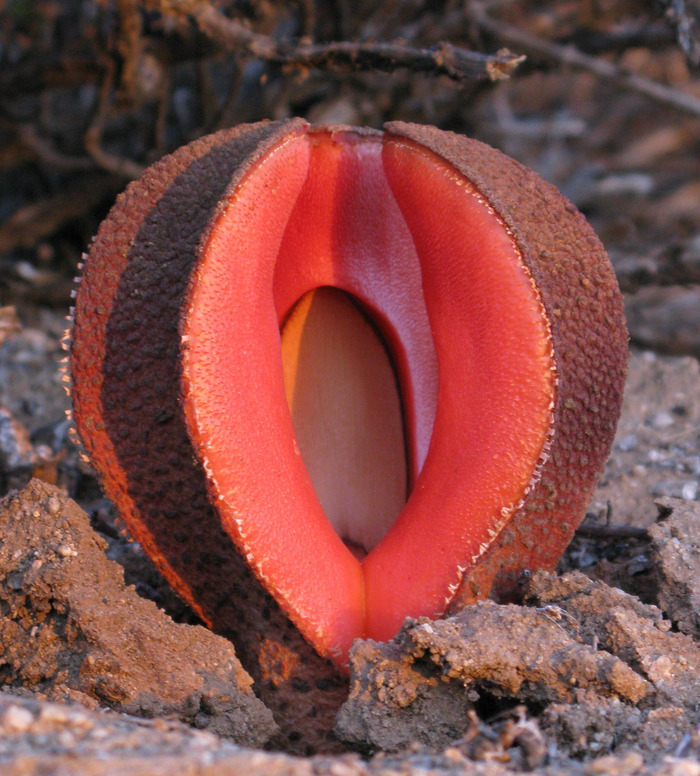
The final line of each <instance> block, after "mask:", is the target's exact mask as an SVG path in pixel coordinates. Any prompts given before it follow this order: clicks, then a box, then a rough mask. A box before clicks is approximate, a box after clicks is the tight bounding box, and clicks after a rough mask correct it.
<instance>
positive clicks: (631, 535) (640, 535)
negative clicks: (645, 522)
mask: <svg viewBox="0 0 700 776" xmlns="http://www.w3.org/2000/svg"><path fill="white" fill-rule="evenodd" d="M576 536H586V537H589V538H592V539H646V538H647V529H646V528H639V527H638V526H636V525H605V524H601V523H582V524H581V525H580V526H579V527H578V528H577V529H576Z"/></svg>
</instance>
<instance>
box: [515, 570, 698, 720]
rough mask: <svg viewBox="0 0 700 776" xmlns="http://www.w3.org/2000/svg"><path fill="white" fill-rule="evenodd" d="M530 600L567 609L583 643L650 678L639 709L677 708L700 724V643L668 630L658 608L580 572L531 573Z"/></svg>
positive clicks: (545, 605) (539, 604) (667, 622)
mask: <svg viewBox="0 0 700 776" xmlns="http://www.w3.org/2000/svg"><path fill="white" fill-rule="evenodd" d="M528 601H529V602H530V603H534V604H536V605H538V606H544V607H548V608H552V607H557V608H561V609H563V610H565V611H566V613H567V615H568V616H569V617H571V618H572V621H574V622H576V623H577V625H578V632H579V634H580V638H581V639H582V640H583V641H584V642H585V643H588V644H595V645H596V646H597V648H598V649H601V650H605V651H606V653H609V654H611V655H615V656H616V657H618V658H620V659H621V660H623V661H624V662H625V663H626V664H627V665H628V666H630V667H631V668H633V669H634V670H635V671H636V672H637V673H638V674H640V675H641V676H643V677H644V678H645V679H646V680H648V681H649V682H650V683H651V684H652V685H653V688H654V689H653V692H652V693H650V694H649V695H648V697H647V698H646V699H645V703H643V704H641V707H642V708H645V709H650V708H664V707H669V708H677V707H680V708H683V709H685V710H686V711H687V714H688V720H689V722H694V723H695V724H699V723H700V707H699V706H698V699H699V698H700V645H699V644H697V643H695V642H694V641H693V640H692V639H691V638H690V636H687V635H685V634H683V633H674V632H671V623H670V622H669V621H668V620H665V619H663V614H662V612H661V610H660V609H658V608H657V607H655V606H648V605H645V604H642V603H641V602H640V601H639V600H638V599H637V598H635V597H634V596H631V595H628V594H627V593H623V592H622V591H621V590H618V589H616V588H612V587H608V586H607V585H605V584H603V583H602V582H592V581H591V580H590V579H588V577H586V576H584V575H583V574H581V573H580V572H572V573H570V574H565V575H564V576H562V577H556V576H555V575H553V574H547V573H545V572H537V573H535V574H534V575H533V578H532V580H531V582H530V586H529V591H528Z"/></svg>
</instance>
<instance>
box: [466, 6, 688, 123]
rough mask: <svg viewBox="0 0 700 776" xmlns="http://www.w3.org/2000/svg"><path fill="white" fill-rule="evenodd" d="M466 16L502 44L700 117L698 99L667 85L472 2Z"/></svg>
mask: <svg viewBox="0 0 700 776" xmlns="http://www.w3.org/2000/svg"><path fill="white" fill-rule="evenodd" d="M469 13H470V15H471V16H472V18H473V19H474V21H475V22H476V24H478V26H479V27H481V29H483V30H486V31H487V32H489V33H491V34H492V35H495V36H496V37H497V38H499V39H500V40H503V41H504V42H506V43H508V44H510V45H514V46H517V47H518V48H520V49H523V50H524V51H526V52H529V53H532V54H536V55H538V56H541V57H545V58H546V59H551V60H554V61H556V62H561V63H563V64H565V65H570V66H572V67H577V68H581V69H582V70H588V71H589V72H591V73H594V74H595V75H596V76H598V78H600V79H603V80H608V81H614V82H615V83H616V84H618V85H619V86H624V87H625V88H627V89H631V90H633V91H636V92H639V93H640V94H644V95H645V96H647V97H650V98H651V99H653V100H656V101H657V102H660V103H663V104H664V105H670V106H672V107H674V108H678V109H679V110H683V111H686V112H687V113H691V114H693V115H694V116H700V99H698V98H697V97H693V96H692V95H690V94H685V93H683V92H680V91H678V90H677V89H672V88H671V87H670V86H665V85H664V84H660V83H657V82H656V81H652V80H650V79H649V78H644V77H643V76H641V75H637V74H636V73H631V72H630V71H629V70H625V69H624V68H622V67H619V66H618V65H615V64H613V63H612V62H608V61H606V60H604V59H597V58H596V57H591V56H588V55H587V54H582V53H581V52H580V51H578V50H577V49H575V48H574V47H573V46H561V45H559V44H557V43H552V42H550V41H547V40H544V39H543V38H538V37H537V36H536V35H532V34H531V33H529V32H526V31H525V30H521V29H519V28H517V27H514V26H513V25H511V24H507V23H506V22H502V21H497V20H496V19H493V18H491V17H490V16H489V15H488V14H487V13H486V9H485V7H484V5H483V4H482V3H477V2H472V3H470V5H469Z"/></svg>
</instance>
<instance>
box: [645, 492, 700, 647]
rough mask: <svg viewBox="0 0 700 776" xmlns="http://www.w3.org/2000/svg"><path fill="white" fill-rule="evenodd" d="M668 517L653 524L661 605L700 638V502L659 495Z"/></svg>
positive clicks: (681, 627)
mask: <svg viewBox="0 0 700 776" xmlns="http://www.w3.org/2000/svg"><path fill="white" fill-rule="evenodd" d="M657 503H658V506H659V508H660V509H661V512H662V515H664V516H665V519H664V520H662V521H661V522H659V523H656V524H655V525H653V526H651V527H650V528H649V535H650V536H651V540H652V541H651V551H650V555H651V560H652V568H654V570H655V577H656V584H657V588H658V590H657V599H658V602H659V606H660V607H661V608H662V609H663V611H664V612H666V614H667V615H668V617H669V619H670V620H672V622H673V623H674V625H675V626H676V627H677V628H678V630H679V631H681V632H682V633H688V634H690V635H691V636H694V637H695V638H696V639H700V504H698V503H697V502H695V501H680V500H678V499H672V498H666V499H659V500H658V502H657Z"/></svg>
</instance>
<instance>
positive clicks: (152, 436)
mask: <svg viewBox="0 0 700 776" xmlns="http://www.w3.org/2000/svg"><path fill="white" fill-rule="evenodd" d="M305 126H306V124H305V123H304V122H301V121H298V120H297V121H294V120H292V121H284V122H277V123H267V122H264V123H261V124H255V125H249V126H241V127H237V128H235V129H233V130H224V131H222V132H219V133H217V134H215V135H211V136H208V137H205V138H202V139H201V140H198V141H195V142H194V143H192V144H190V145H188V146H185V147H183V148H181V149H179V150H178V151H177V152H176V153H174V154H173V155H171V156H169V157H166V158H164V159H163V160H161V161H160V162H158V163H157V164H155V165H154V166H153V167H151V168H149V169H148V170H147V171H146V173H145V174H144V175H143V177H142V178H140V179H139V180H138V181H136V182H135V183H132V184H131V185H130V186H129V187H128V188H127V190H126V191H125V192H124V194H122V195H121V196H120V197H119V199H118V200H117V203H116V204H115V206H114V207H113V209H112V211H111V212H110V214H109V216H108V217H107V219H106V220H105V221H104V222H103V223H102V225H101V228H100V230H99V232H98V234H97V236H96V238H95V240H94V242H93V244H92V246H91V249H90V255H89V259H88V261H87V262H86V266H85V271H84V273H83V276H82V279H81V283H80V288H79V290H78V295H77V299H76V309H75V325H74V329H73V334H72V343H71V371H72V377H73V402H74V416H75V421H76V425H77V428H78V432H79V434H80V436H81V439H82V440H83V443H84V445H85V448H86V450H87V452H88V455H89V456H90V459H91V461H92V463H93V465H94V467H95V469H96V470H97V472H98V474H99V476H100V479H101V481H102V483H103V485H104V488H105V491H106V493H107V495H108V496H109V498H110V499H112V501H114V503H115V504H116V506H117V508H118V510H119V512H120V514H121V515H122V517H123V519H124V520H125V522H126V523H127V525H128V526H129V529H130V531H131V532H132V534H133V535H134V536H135V537H136V539H138V541H139V542H140V543H141V545H142V546H143V547H144V549H146V551H147V552H148V553H149V555H150V556H151V558H152V559H153V560H154V561H155V562H156V564H157V565H158V567H159V569H160V571H161V572H162V573H163V574H164V575H165V577H166V578H167V579H168V581H169V582H170V584H171V585H172V586H173V587H174V588H175V589H176V590H177V591H178V592H179V593H180V595H182V596H183V598H185V599H186V600H187V601H188V602H189V603H190V604H191V605H192V606H193V607H194V608H195V610H196V611H197V612H198V614H199V615H200V616H201V617H202V618H203V619H204V621H205V622H206V623H207V624H208V625H209V626H210V627H211V628H212V629H213V630H215V631H216V632H218V633H221V634H222V635H225V636H228V637H229V638H231V640H232V641H233V642H234V644H235V645H236V649H237V654H238V657H239V659H240V660H241V662H242V663H243V665H244V666H245V667H246V669H247V670H248V671H249V672H250V673H251V675H252V676H253V678H254V679H255V682H256V685H255V686H256V691H257V692H258V693H259V694H260V696H261V698H262V699H263V701H264V702H265V703H266V704H267V705H268V706H269V707H270V708H271V710H272V711H273V713H275V716H276V717H277V718H278V719H279V720H280V721H281V722H282V725H281V727H282V730H283V733H284V734H285V735H286V736H287V737H288V739H290V740H289V741H288V742H286V744H285V745H286V747H287V748H289V749H290V750H292V751H294V749H295V746H297V747H301V746H302V744H303V748H300V749H299V751H300V753H307V752H306V746H307V745H308V746H310V747H311V748H313V749H314V750H316V751H324V750H328V749H329V748H332V746H333V745H332V742H331V743H329V742H328V741H326V740H324V739H323V738H321V734H319V740H318V741H315V740H313V733H311V732H310V731H308V730H306V729H305V725H308V723H309V720H311V721H313V722H314V727H316V728H318V729H319V730H321V729H325V730H329V729H330V728H331V727H332V719H333V716H334V714H335V711H336V709H337V707H338V706H339V705H340V703H341V702H342V700H343V699H344V695H345V692H346V686H347V683H346V680H345V679H344V678H342V677H341V676H340V675H339V674H338V673H337V670H336V669H335V668H334V667H332V666H331V665H330V664H329V663H327V661H325V660H322V659H321V658H320V657H319V656H318V655H317V654H316V653H315V652H314V650H313V649H312V648H311V647H310V646H308V645H307V643H306V642H305V641H304V639H303V638H302V637H301V635H300V634H299V632H298V631H297V630H296V628H295V627H294V626H293V625H292V624H291V623H290V622H289V620H288V619H287V617H286V616H285V615H284V614H283V613H282V612H281V611H280V610H279V608H278V606H277V604H276V603H275V602H274V600H273V599H272V597H271V596H270V595H269V594H268V593H267V592H266V591H265V590H264V588H263V587H262V585H260V584H259V582H258V581H257V580H256V579H255V577H254V576H253V574H252V573H251V572H250V571H249V570H248V567H247V566H246V564H245V562H244V560H243V559H242V558H241V557H240V556H239V554H238V553H237V551H236V549H235V547H234V545H233V543H232V542H231V540H230V538H229V537H228V535H227V534H226V533H225V532H224V530H223V529H222V527H221V523H220V521H219V519H218V516H217V514H216V512H215V511H214V509H213V508H212V507H211V506H210V504H209V498H208V495H207V484H206V478H205V475H204V472H203V470H202V468H201V466H200V464H199V463H198V462H197V461H196V460H195V457H194V453H193V451H192V446H191V444H190V441H189V439H188V436H187V431H186V427H185V421H184V417H183V414H182V411H181V401H180V337H179V332H178V329H179V324H180V316H181V314H182V313H181V311H182V308H183V305H184V301H183V300H184V297H185V294H186V291H187V288H188V284H189V278H190V274H191V272H192V271H193V269H194V267H195V265H196V261H197V256H198V248H199V241H200V237H201V235H202V233H203V232H204V231H205V230H206V227H207V225H208V224H209V223H210V222H211V220H213V219H214V218H215V217H216V215H217V213H218V212H219V208H220V207H221V205H220V202H221V200H222V199H223V198H224V196H225V192H226V191H227V190H228V189H229V188H230V187H233V186H235V185H236V183H237V182H238V181H240V180H241V178H242V177H243V176H244V175H245V173H246V171H247V170H249V169H250V167H251V166H252V165H254V164H255V162H256V160H257V159H259V158H260V157H262V156H264V155H265V154H266V153H267V151H268V150H269V149H270V148H273V147H274V146H275V145H277V144H278V143H279V142H280V141H281V140H282V139H284V138H285V137H287V136H288V135H290V134H291V133H293V132H295V131H298V130H299V129H300V128H301V127H305ZM282 708H284V709H285V713H284V718H282V717H281V716H280V714H279V711H280V709H282ZM312 715H313V716H312ZM324 720H325V721H326V724H325V725H324ZM302 733H303V740H302V736H301V734H302ZM297 741H299V742H300V743H298V744H297V743H296V742H297Z"/></svg>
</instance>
